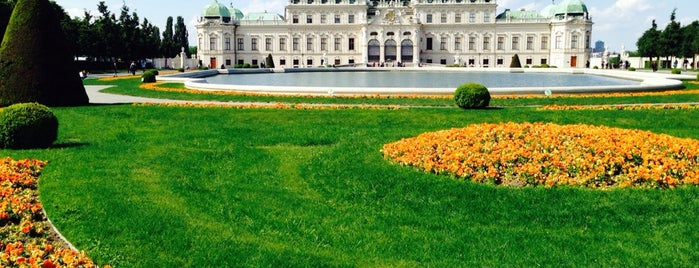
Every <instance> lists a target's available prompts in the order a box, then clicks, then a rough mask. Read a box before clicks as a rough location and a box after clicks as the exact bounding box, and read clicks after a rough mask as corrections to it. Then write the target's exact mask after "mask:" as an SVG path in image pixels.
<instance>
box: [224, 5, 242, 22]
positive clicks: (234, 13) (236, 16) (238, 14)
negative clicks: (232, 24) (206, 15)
mask: <svg viewBox="0 0 699 268" xmlns="http://www.w3.org/2000/svg"><path fill="white" fill-rule="evenodd" d="M228 11H229V12H230V14H231V19H233V20H242V19H243V18H244V17H245V15H244V14H243V12H242V11H240V9H237V8H234V7H229V8H228Z"/></svg>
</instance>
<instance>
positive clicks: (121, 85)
mask: <svg viewBox="0 0 699 268" xmlns="http://www.w3.org/2000/svg"><path fill="white" fill-rule="evenodd" d="M85 83H86V84H91V85H114V87H112V88H108V89H105V90H104V92H108V93H116V94H123V95H132V96H141V97H150V98H159V99H178V100H190V101H195V100H209V101H224V102H229V101H240V102H284V103H328V104H380V105H388V104H390V105H412V106H449V107H451V106H455V104H454V99H453V97H452V96H448V97H447V98H442V97H438V98H424V97H422V98H421V97H415V98H399V97H393V98H343V97H332V98H330V97H307V96H289V97H279V96H244V95H215V94H197V93H194V91H192V92H191V93H190V92H168V91H156V90H146V89H141V88H139V87H138V86H139V85H140V80H139V79H138V78H135V79H126V80H116V81H99V80H95V79H90V80H86V82H85ZM163 86H164V87H169V88H175V89H184V86H183V84H178V83H165V84H164V85H163ZM685 87H686V88H687V89H686V90H694V89H699V85H697V84H691V83H688V82H685ZM679 102H699V94H696V93H695V94H675V95H672V94H670V95H663V96H601V97H600V96H598V97H586V98H568V97H552V98H494V99H492V100H491V102H490V105H491V106H496V107H512V106H537V105H590V104H630V103H679Z"/></svg>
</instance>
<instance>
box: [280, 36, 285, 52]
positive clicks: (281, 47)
mask: <svg viewBox="0 0 699 268" xmlns="http://www.w3.org/2000/svg"><path fill="white" fill-rule="evenodd" d="M279 50H281V51H286V37H280V38H279Z"/></svg>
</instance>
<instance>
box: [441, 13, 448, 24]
mask: <svg viewBox="0 0 699 268" xmlns="http://www.w3.org/2000/svg"><path fill="white" fill-rule="evenodd" d="M440 21H441V22H442V23H447V13H442V15H441V18H440Z"/></svg>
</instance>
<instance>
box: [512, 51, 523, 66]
mask: <svg viewBox="0 0 699 268" xmlns="http://www.w3.org/2000/svg"><path fill="white" fill-rule="evenodd" d="M510 68H522V63H521V62H519V55H517V54H515V55H514V56H512V62H511V63H510Z"/></svg>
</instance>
